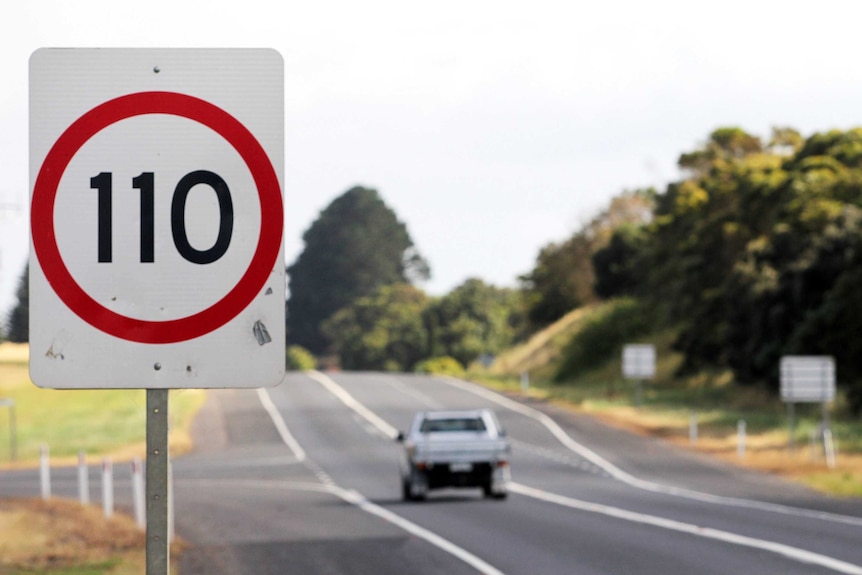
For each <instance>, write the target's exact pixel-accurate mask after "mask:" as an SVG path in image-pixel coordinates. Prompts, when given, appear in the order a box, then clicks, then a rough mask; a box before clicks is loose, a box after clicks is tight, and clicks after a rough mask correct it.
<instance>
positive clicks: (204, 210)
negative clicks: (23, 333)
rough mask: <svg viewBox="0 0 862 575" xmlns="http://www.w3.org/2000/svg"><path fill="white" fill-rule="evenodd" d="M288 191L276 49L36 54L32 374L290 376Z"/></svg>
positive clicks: (242, 380)
mask: <svg viewBox="0 0 862 575" xmlns="http://www.w3.org/2000/svg"><path fill="white" fill-rule="evenodd" d="M283 183H284V65H283V61H282V59H281V56H280V55H279V54H278V52H276V51H274V50H268V49H40V50H37V51H36V52H34V53H33V55H32V56H31V58H30V190H31V245H30V375H31V378H32V379H33V381H34V382H35V383H36V384H37V385H39V386H42V387H52V388H146V389H169V388H186V387H188V388H200V387H261V386H270V385H275V384H277V383H279V382H280V381H281V379H282V378H283V376H284V265H283V260H284V257H283V247H282V244H283V239H282V238H283V226H284V208H283V201H282V189H283Z"/></svg>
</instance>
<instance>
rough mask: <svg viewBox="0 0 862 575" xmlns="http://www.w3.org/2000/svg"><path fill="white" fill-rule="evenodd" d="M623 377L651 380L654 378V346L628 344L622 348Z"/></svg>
mask: <svg viewBox="0 0 862 575" xmlns="http://www.w3.org/2000/svg"><path fill="white" fill-rule="evenodd" d="M623 377H625V378H626V379H652V378H653V377H655V346H654V345H651V344H645V343H630V344H627V345H625V346H623Z"/></svg>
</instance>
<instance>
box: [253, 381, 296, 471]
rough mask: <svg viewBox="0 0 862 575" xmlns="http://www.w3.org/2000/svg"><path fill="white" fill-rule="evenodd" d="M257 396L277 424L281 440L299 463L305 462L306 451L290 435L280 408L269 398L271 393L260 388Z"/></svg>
mask: <svg viewBox="0 0 862 575" xmlns="http://www.w3.org/2000/svg"><path fill="white" fill-rule="evenodd" d="M257 396H258V397H259V398H260V403H261V404H262V405H263V408H264V409H265V410H266V412H267V413H268V414H269V417H270V419H272V423H273V424H275V428H276V429H277V430H278V434H279V435H280V436H281V440H282V441H284V443H285V445H287V447H288V449H290V450H291V451H292V452H293V455H294V456H295V457H296V459H297V461H305V458H306V454H305V450H304V449H303V448H302V446H301V445H300V444H299V442H298V441H296V438H295V437H293V434H292V433H290V430H289V429H288V428H287V424H285V423H284V419H282V417H281V414H280V413H279V412H278V408H277V407H276V406H275V403H273V401H272V398H271V397H270V396H269V392H268V391H267V390H266V389H265V388H263V387H259V388H258V389H257Z"/></svg>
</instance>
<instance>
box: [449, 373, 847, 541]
mask: <svg viewBox="0 0 862 575" xmlns="http://www.w3.org/2000/svg"><path fill="white" fill-rule="evenodd" d="M437 379H438V380H440V381H444V382H446V383H448V384H449V385H452V386H454V387H458V388H459V389H463V390H465V391H468V392H470V393H473V394H474V395H478V396H480V397H484V398H485V399H488V400H490V401H493V402H494V403H496V404H498V405H501V406H503V407H506V408H508V409H511V410H512V411H516V412H518V413H520V414H522V415H526V416H527V417H530V418H531V419H534V420H536V421H538V422H539V423H541V424H542V425H544V426H545V427H546V428H547V429H548V431H550V432H551V434H553V435H554V437H556V438H557V439H558V440H559V441H560V443H562V444H563V445H564V446H565V447H567V448H568V449H570V450H571V451H573V452H575V453H577V454H578V455H580V456H581V457H583V458H584V459H586V460H587V461H589V462H591V463H593V464H594V465H596V466H598V467H600V468H601V469H603V470H604V471H605V472H607V473H608V474H609V475H610V476H611V477H613V478H614V479H617V480H619V481H621V482H623V483H625V484H627V485H630V486H631V487H636V488H638V489H642V490H644V491H651V492H653V493H662V494H664V495H673V496H676V497H684V498H686V499H694V500H696V501H701V502H704V503H712V504H715V505H725V506H729V507H742V508H745V509H758V510H761V511H770V512H773V513H781V514H784V515H793V516H796V517H808V518H813V519H820V520H823V521H831V522H834V523H844V524H847V525H855V526H858V527H862V518H859V517H853V516H852V515H841V514H838V513H830V512H827V511H814V510H811V509H803V508H800V507H790V506H789V505H780V504H777V503H767V502H765V501H755V500H753V499H741V498H737V497H724V496H721V495H712V494H709V493H702V492H700V491H694V490H691V489H684V488H682V487H674V486H671V485H662V484H660V483H654V482H652V481H646V480H644V479H640V478H638V477H635V476H633V475H631V474H629V473H627V472H626V471H623V470H622V469H620V468H619V467H617V466H616V465H614V464H613V463H611V462H610V461H608V460H607V459H605V458H604V457H602V456H601V455H599V454H598V453H596V452H595V451H593V450H591V449H589V448H588V447H585V446H584V445H581V444H580V443H578V442H577V441H575V440H574V439H572V438H571V437H569V435H568V434H567V433H566V432H565V431H564V430H563V428H561V427H560V426H559V424H557V422H556V421H554V420H553V419H551V418H550V417H549V416H547V415H546V414H544V413H542V412H541V411H539V410H537V409H534V408H532V407H529V406H526V405H523V404H521V403H518V402H516V401H513V400H511V399H509V398H508V397H505V396H503V395H500V394H499V393H495V392H493V391H490V390H488V389H485V388H484V387H481V386H478V385H476V384H473V383H469V382H466V381H462V380H459V379H455V378H451V377H438V378H437Z"/></svg>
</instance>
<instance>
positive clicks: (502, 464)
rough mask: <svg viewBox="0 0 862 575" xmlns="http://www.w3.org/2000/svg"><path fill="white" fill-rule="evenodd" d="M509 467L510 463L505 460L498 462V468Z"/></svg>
mask: <svg viewBox="0 0 862 575" xmlns="http://www.w3.org/2000/svg"><path fill="white" fill-rule="evenodd" d="M508 465H509V462H508V461H505V460H500V461H498V462H497V467H506V466H508Z"/></svg>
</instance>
